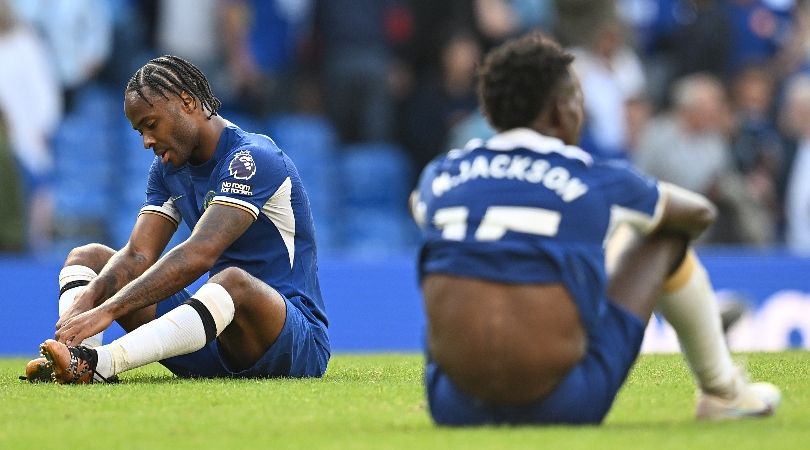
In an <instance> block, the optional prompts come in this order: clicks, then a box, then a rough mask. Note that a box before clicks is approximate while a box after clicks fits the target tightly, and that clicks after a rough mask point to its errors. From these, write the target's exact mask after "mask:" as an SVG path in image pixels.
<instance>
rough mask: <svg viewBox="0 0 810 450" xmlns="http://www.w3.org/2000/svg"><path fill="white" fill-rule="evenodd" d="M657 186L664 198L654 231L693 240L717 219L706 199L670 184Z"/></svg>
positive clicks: (714, 211)
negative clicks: (681, 235) (662, 208)
mask: <svg viewBox="0 0 810 450" xmlns="http://www.w3.org/2000/svg"><path fill="white" fill-rule="evenodd" d="M659 186H660V191H661V195H663V196H664V211H663V217H662V218H661V222H660V223H659V224H658V227H657V228H656V230H655V231H662V232H668V233H676V234H683V235H686V236H687V237H688V238H690V239H694V238H696V237H698V236H700V234H701V233H703V231H704V230H705V229H706V228H707V227H708V226H709V225H711V224H712V223H713V222H714V219H715V218H716V217H717V208H716V207H715V206H714V205H713V204H712V202H710V201H709V199H707V198H706V197H704V196H702V195H700V194H698V193H695V192H692V191H689V190H686V189H684V188H681V187H678V186H676V185H674V184H670V183H665V182H660V184H659Z"/></svg>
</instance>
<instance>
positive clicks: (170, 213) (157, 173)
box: [140, 158, 181, 226]
mask: <svg viewBox="0 0 810 450" xmlns="http://www.w3.org/2000/svg"><path fill="white" fill-rule="evenodd" d="M174 201H175V199H173V198H172V197H171V193H170V192H169V190H168V189H167V188H166V184H165V183H164V182H163V172H162V171H161V163H160V159H159V158H155V159H154V160H153V161H152V166H151V167H150V168H149V180H148V181H147V184H146V202H145V203H144V205H143V207H142V208H141V212H140V214H156V215H159V216H161V217H163V218H165V219H167V220H169V221H171V222H172V223H174V225H175V226H178V225H180V220H181V216H180V211H179V210H178V209H177V207H176V206H175V204H174Z"/></svg>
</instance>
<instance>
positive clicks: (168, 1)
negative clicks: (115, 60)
mask: <svg viewBox="0 0 810 450" xmlns="http://www.w3.org/2000/svg"><path fill="white" fill-rule="evenodd" d="M220 4H221V2H220V1H219V0H159V2H158V4H157V5H156V7H157V8H156V17H155V19H156V20H155V47H156V50H157V53H160V54H170V55H177V56H180V57H181V58H183V59H186V60H189V61H192V62H193V63H194V65H195V66H197V67H199V68H200V70H202V72H203V73H205V74H208V79H209V80H211V81H212V82H214V83H213V84H214V85H213V88H214V89H215V90H217V91H219V89H217V87H218V86H219V84H218V83H216V82H217V81H219V82H220V83H221V78H222V75H223V70H222V69H223V68H222V66H223V64H222V40H223V39H222V37H221V36H223V33H221V31H223V30H222V26H221V25H222V23H221V22H222V20H221V16H222V14H221V13H222V11H221V10H222V6H220ZM231 31H232V30H228V32H229V33H230V32H231ZM229 33H224V36H225V39H229V38H233V36H234V35H233V34H229ZM242 34H244V31H243V32H242Z"/></svg>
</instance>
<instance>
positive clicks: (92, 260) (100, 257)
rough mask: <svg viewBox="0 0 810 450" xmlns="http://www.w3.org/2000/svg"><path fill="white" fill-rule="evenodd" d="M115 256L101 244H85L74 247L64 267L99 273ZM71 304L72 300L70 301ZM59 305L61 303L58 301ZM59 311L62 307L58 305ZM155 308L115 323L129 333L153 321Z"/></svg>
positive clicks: (150, 307) (113, 252) (141, 311)
mask: <svg viewBox="0 0 810 450" xmlns="http://www.w3.org/2000/svg"><path fill="white" fill-rule="evenodd" d="M114 254H115V250H113V249H111V248H110V247H107V246H106V245H102V244H87V245H82V246H81V247H76V248H74V249H73V250H71V251H70V253H68V256H67V258H66V259H65V265H64V267H70V266H84V267H89V268H90V269H92V270H93V271H95V273H99V272H101V271H102V269H104V266H106V265H107V263H108V262H109V261H110V258H112V257H113V255H114ZM71 302H72V299H71ZM60 303H62V301H61V300H60ZM60 310H62V306H61V305H60ZM156 311H157V308H156V307H155V305H151V306H147V307H146V308H143V309H140V310H138V311H133V312H132V313H130V314H128V315H126V316H123V317H120V318H118V320H117V322H118V324H119V325H121V328H123V329H124V330H125V331H127V332H130V331H132V330H134V329H135V328H138V327H139V326H141V325H143V324H145V323H147V322H149V321H152V320H154V319H155V315H156Z"/></svg>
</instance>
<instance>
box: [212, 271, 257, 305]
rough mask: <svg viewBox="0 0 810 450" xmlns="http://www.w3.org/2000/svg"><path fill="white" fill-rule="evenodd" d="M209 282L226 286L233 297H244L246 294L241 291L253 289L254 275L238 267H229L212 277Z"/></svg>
mask: <svg viewBox="0 0 810 450" xmlns="http://www.w3.org/2000/svg"><path fill="white" fill-rule="evenodd" d="M208 282H209V283H216V284H218V285H220V286H222V287H224V288H225V290H226V291H228V293H229V294H230V295H231V297H232V298H243V297H245V296H243V295H241V293H243V292H246V291H248V290H250V289H251V286H252V285H253V277H252V276H251V275H250V274H249V273H247V272H245V271H244V270H242V269H240V268H238V267H227V268H225V269H223V270H222V271H221V272H219V273H217V274H216V275H214V276H213V277H211V279H210V280H208Z"/></svg>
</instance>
